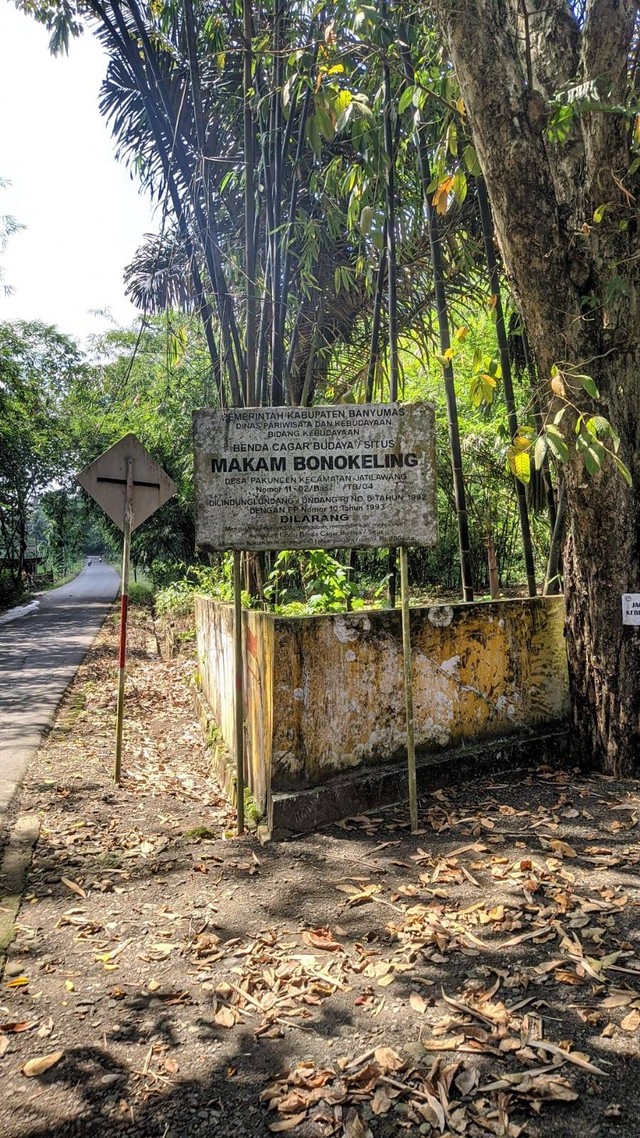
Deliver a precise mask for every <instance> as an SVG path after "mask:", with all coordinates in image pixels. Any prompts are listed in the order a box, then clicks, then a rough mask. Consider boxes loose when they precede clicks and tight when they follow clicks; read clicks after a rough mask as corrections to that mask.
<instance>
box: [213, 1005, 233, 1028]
mask: <svg viewBox="0 0 640 1138" xmlns="http://www.w3.org/2000/svg"><path fill="white" fill-rule="evenodd" d="M213 1018H214V1020H215V1022H216V1023H217V1024H218V1026H219V1027H233V1026H234V1025H235V1022H236V1017H235V1013H234V1012H233V1011H232V1010H231V1008H228V1007H226V1006H224V1007H221V1008H218V1010H217V1012H216V1014H215V1015H214V1017H213Z"/></svg>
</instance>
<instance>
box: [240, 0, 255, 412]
mask: <svg viewBox="0 0 640 1138" xmlns="http://www.w3.org/2000/svg"><path fill="white" fill-rule="evenodd" d="M242 13H243V30H244V56H243V91H242V95H243V114H244V232H245V246H246V262H245V265H246V278H247V279H246V312H247V328H246V339H245V342H246V361H247V378H246V394H247V404H248V405H249V406H250V407H253V406H254V405H255V403H256V331H257V329H256V318H257V303H256V245H255V228H256V199H255V169H254V168H255V127H254V121H253V113H252V109H251V101H250V91H251V89H252V70H253V58H252V38H253V14H252V9H251V0H243V4H242Z"/></svg>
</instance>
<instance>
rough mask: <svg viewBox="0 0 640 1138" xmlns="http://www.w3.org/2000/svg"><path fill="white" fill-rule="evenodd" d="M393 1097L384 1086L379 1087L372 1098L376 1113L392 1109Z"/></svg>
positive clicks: (372, 1107) (372, 1105)
mask: <svg viewBox="0 0 640 1138" xmlns="http://www.w3.org/2000/svg"><path fill="white" fill-rule="evenodd" d="M391 1105H392V1104H391V1099H390V1098H389V1095H388V1094H387V1092H386V1090H385V1088H384V1087H377V1088H376V1092H375V1094H374V1096H373V1098H372V1099H371V1109H372V1111H373V1113H374V1114H386V1113H387V1111H388V1110H390V1109H391Z"/></svg>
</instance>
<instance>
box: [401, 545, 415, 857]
mask: <svg viewBox="0 0 640 1138" xmlns="http://www.w3.org/2000/svg"><path fill="white" fill-rule="evenodd" d="M400 598H401V599H400V603H401V605H402V659H403V664H404V704H405V712H406V719H407V778H408V782H409V815H410V818H411V833H412V834H415V832H416V830H417V829H418V790H417V785H416V740H415V728H414V721H413V669H412V667H411V627H410V623H409V568H408V560H407V547H406V545H401V546H400Z"/></svg>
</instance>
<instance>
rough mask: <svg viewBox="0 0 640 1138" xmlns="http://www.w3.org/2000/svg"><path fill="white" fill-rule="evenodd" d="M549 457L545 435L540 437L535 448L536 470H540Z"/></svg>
mask: <svg viewBox="0 0 640 1138" xmlns="http://www.w3.org/2000/svg"><path fill="white" fill-rule="evenodd" d="M546 457H547V440H546V437H545V436H544V435H538V437H537V439H536V444H535V446H534V448H533V461H534V465H535V468H536V470H540V469H541V468H542V465H543V463H544V460H545V458H546Z"/></svg>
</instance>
